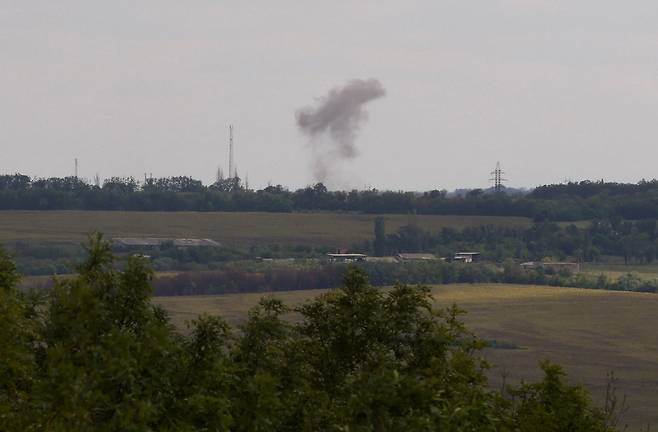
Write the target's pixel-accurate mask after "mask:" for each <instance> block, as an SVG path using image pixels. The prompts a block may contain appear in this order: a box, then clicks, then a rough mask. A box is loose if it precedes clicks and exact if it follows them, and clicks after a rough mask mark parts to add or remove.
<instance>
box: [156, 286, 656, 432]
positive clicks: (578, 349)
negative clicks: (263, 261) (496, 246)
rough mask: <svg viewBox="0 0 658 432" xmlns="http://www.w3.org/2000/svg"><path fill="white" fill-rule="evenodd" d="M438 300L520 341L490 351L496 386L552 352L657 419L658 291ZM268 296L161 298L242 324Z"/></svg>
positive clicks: (295, 300) (486, 332)
mask: <svg viewBox="0 0 658 432" xmlns="http://www.w3.org/2000/svg"><path fill="white" fill-rule="evenodd" d="M321 292H322V291H321V290H312V291H290V292H281V293H276V294H275V296H276V297H277V298H280V299H282V300H284V301H285V302H287V303H288V304H293V305H294V304H299V303H301V302H303V301H306V300H308V299H310V298H312V297H313V296H315V295H318V294H319V293H321ZM432 292H433V295H434V297H435V299H436V302H437V305H439V306H447V305H450V304H452V303H457V304H458V305H460V306H461V307H462V308H464V309H465V310H467V311H468V313H467V315H466V316H465V321H466V323H467V324H468V326H469V328H471V329H472V330H474V331H475V332H476V333H477V334H478V335H479V336H480V337H482V338H484V339H489V340H490V339H495V340H497V341H502V342H505V343H511V344H515V345H517V346H518V347H519V349H489V350H486V356H487V358H488V359H489V360H490V361H491V362H492V363H493V364H494V365H496V367H495V368H494V369H493V370H492V371H491V381H492V384H493V385H498V384H499V383H500V382H501V379H500V376H501V371H503V370H505V371H506V373H507V380H508V382H511V381H517V380H519V379H521V378H528V379H535V378H537V377H538V373H537V371H538V367H537V363H538V361H540V360H542V359H545V358H549V359H551V360H554V361H556V362H558V363H560V364H562V365H563V366H565V368H566V369H567V371H568V372H569V374H570V375H571V376H572V377H574V378H575V377H577V378H578V380H580V381H581V382H582V383H584V384H585V385H586V386H587V387H588V388H589V389H590V390H591V391H592V394H593V396H594V397H595V398H596V399H597V400H600V399H601V398H602V397H603V394H604V391H605V384H606V373H607V372H609V371H611V370H613V371H615V374H616V376H617V377H618V378H619V380H620V382H619V387H620V392H621V393H624V394H626V395H627V400H628V405H629V406H630V411H629V412H628V414H627V416H626V418H625V420H626V422H628V423H629V424H630V426H631V428H630V429H629V430H639V429H640V426H641V425H643V424H645V425H646V423H647V422H651V423H652V425H654V427H655V426H656V425H658V332H657V331H656V325H655V323H656V322H658V296H657V295H655V294H642V293H627V292H611V291H601V290H585V289H574V288H554V287H544V286H525V285H494V284H475V285H463V284H457V285H444V286H436V287H433V290H432ZM262 296H263V294H257V293H254V294H227V295H221V296H197V297H158V298H156V299H155V300H154V301H155V302H156V303H157V304H160V305H162V306H163V307H164V308H165V309H167V310H168V311H169V312H170V314H171V316H172V319H173V321H174V323H175V324H176V325H177V326H179V327H180V328H184V322H185V321H186V320H189V319H192V318H194V317H195V316H197V315H198V314H199V313H203V312H207V313H213V314H220V315H222V316H224V317H225V318H226V319H227V320H229V321H230V322H231V323H233V324H238V323H240V322H241V321H243V320H244V319H245V317H246V313H247V311H248V310H249V308H251V307H252V306H253V305H255V304H256V302H257V301H258V299H259V298H260V297H262Z"/></svg>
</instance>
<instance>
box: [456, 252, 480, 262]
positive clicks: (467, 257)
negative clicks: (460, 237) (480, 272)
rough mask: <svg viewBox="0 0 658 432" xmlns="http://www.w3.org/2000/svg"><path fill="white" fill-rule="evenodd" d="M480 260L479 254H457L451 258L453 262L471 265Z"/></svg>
mask: <svg viewBox="0 0 658 432" xmlns="http://www.w3.org/2000/svg"><path fill="white" fill-rule="evenodd" d="M479 259H480V252H457V253H456V254H455V256H453V257H452V260H453V261H461V262H464V263H472V262H474V261H478V260H479Z"/></svg>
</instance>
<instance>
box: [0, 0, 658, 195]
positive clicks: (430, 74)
mask: <svg viewBox="0 0 658 432" xmlns="http://www.w3.org/2000/svg"><path fill="white" fill-rule="evenodd" d="M657 19H658V4H657V3H655V2H650V1H637V2H633V3H632V4H623V3H620V2H613V1H596V2H595V1H583V2H578V3H573V2H566V1H559V2H552V1H547V0H546V1H544V0H527V1H524V0H495V1H487V2H477V6H476V4H475V3H468V4H466V3H464V2H458V1H440V2H435V1H416V2H407V3H404V5H403V4H401V3H399V2H390V1H383V2H382V1H378V2H375V1H364V2H358V3H355V2H348V1H337V2H331V3H330V4H329V3H326V4H325V3H320V4H313V5H306V4H304V5H300V4H298V3H297V2H291V1H281V2H276V3H271V2H249V3H244V2H237V1H226V2H210V1H206V0H194V1H190V2H184V3H181V2H174V1H157V2H156V1H152V0H148V1H147V0H145V1H142V2H139V3H135V2H129V1H116V2H110V3H101V2H84V1H81V0H75V1H74V0H64V1H61V2H56V3H55V2H43V1H38V2H30V3H26V2H12V1H6V2H3V3H2V5H0V49H1V50H2V52H3V66H4V67H2V68H0V91H1V92H2V94H3V98H2V99H1V100H0V118H2V140H1V142H2V144H1V146H2V147H1V148H2V150H3V152H2V154H3V157H2V158H1V159H0V173H14V172H21V173H24V174H28V175H32V176H35V175H38V176H46V177H47V176H64V175H71V174H72V173H73V167H74V164H73V160H74V158H76V157H77V158H78V159H79V161H80V176H81V177H85V178H88V179H92V178H93V177H94V175H96V174H97V173H98V174H99V175H100V176H101V177H102V178H106V177H109V176H112V175H118V176H134V177H135V178H136V179H140V178H143V175H144V173H152V174H153V175H154V176H157V177H164V176H171V175H190V176H192V177H195V178H199V179H201V180H203V181H204V183H209V182H211V181H212V179H213V178H214V176H215V173H216V171H217V168H218V166H220V165H221V167H222V168H223V170H224V172H227V170H228V167H227V165H228V161H227V157H228V126H229V124H233V125H235V143H236V164H237V168H238V172H239V174H240V175H241V176H242V177H244V174H245V173H248V176H249V182H250V184H251V185H252V186H253V187H256V188H261V187H264V186H265V185H267V184H268V182H271V183H273V184H279V183H280V184H283V185H286V186H289V187H291V188H297V187H303V186H305V185H308V184H312V183H314V182H315V180H316V178H315V177H314V167H313V154H312V149H311V148H310V147H309V143H308V137H307V136H304V134H303V133H302V132H301V131H300V130H299V129H298V128H297V125H296V124H295V113H296V112H297V111H298V110H299V109H300V107H304V106H308V105H312V104H314V103H317V101H318V98H321V97H323V96H325V95H327V93H328V92H329V91H330V90H331V89H332V88H336V87H340V86H344V85H345V84H346V83H347V82H349V81H350V80H366V79H371V78H372V79H376V80H378V81H379V82H381V84H382V85H383V87H384V88H385V90H386V96H385V97H383V98H381V100H377V101H375V102H373V103H372V104H368V105H367V106H366V107H365V111H366V112H367V113H368V120H367V122H365V123H363V124H362V125H361V129H360V130H359V131H358V134H357V135H356V136H355V141H354V147H355V157H353V158H351V159H346V160H341V161H340V164H339V166H338V167H337V171H336V173H335V176H334V177H333V178H332V180H331V182H330V184H329V186H331V187H332V188H338V189H344V188H352V187H355V188H364V187H374V188H378V189H392V190H417V191H422V190H430V189H447V190H453V189H456V188H478V187H481V188H486V187H488V186H489V185H490V182H489V181H488V180H489V177H490V176H489V172H490V171H492V170H493V168H494V167H495V165H496V162H497V161H500V162H501V165H502V168H503V169H504V170H505V171H506V173H507V174H506V176H507V178H508V179H509V180H510V181H509V183H508V186H512V187H534V186H537V185H541V184H549V183H558V182H562V181H564V180H574V181H576V180H584V179H591V180H599V179H604V180H609V181H621V182H637V181H638V180H640V179H642V178H646V179H652V178H655V177H657V176H658V175H657V174H656V169H655V168H654V161H653V159H654V157H656V156H658V149H656V146H655V144H654V143H653V142H654V141H656V139H657V138H658V121H657V120H658V55H657V54H658V27H656V25H655V23H656V22H657Z"/></svg>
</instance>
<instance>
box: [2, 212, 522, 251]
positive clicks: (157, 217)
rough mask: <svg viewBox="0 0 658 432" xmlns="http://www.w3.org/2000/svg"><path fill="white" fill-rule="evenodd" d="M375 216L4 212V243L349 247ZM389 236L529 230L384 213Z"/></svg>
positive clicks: (365, 235) (484, 220) (507, 222)
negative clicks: (405, 230) (160, 240)
mask: <svg viewBox="0 0 658 432" xmlns="http://www.w3.org/2000/svg"><path fill="white" fill-rule="evenodd" d="M375 217H376V215H362V214H343V213H223V212H208V213H197V212H120V211H0V242H1V241H7V240H28V239H29V240H50V241H76V242H77V241H81V240H83V239H84V238H85V236H86V235H87V234H88V233H90V232H92V231H94V230H98V231H101V232H103V233H105V234H106V235H107V236H108V237H122V236H124V237H131V236H133V237H137V236H144V237H146V236H152V237H188V238H211V239H214V240H217V241H220V242H223V243H226V244H230V245H239V246H244V245H250V244H253V243H256V242H258V243H259V244H270V243H278V244H289V245H299V244H306V245H313V246H323V245H327V246H346V247H347V246H350V245H352V244H353V243H355V242H358V241H363V240H367V239H371V238H372V236H373V220H374V218H375ZM385 217H386V229H387V231H388V232H394V231H396V230H397V229H398V228H399V227H400V226H402V225H405V224H407V223H409V222H411V221H414V222H415V223H417V224H418V225H419V226H420V227H422V228H425V229H431V230H433V231H435V230H439V229H441V228H443V227H450V228H455V229H462V228H465V227H468V226H478V225H499V226H500V225H502V226H522V227H526V226H530V224H531V223H532V222H531V221H530V220H529V219H527V218H522V217H496V216H429V215H419V216H407V215H385Z"/></svg>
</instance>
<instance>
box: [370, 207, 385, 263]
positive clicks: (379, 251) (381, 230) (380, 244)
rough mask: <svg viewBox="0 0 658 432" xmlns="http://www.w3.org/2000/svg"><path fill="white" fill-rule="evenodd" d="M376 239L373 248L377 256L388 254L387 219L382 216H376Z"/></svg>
mask: <svg viewBox="0 0 658 432" xmlns="http://www.w3.org/2000/svg"><path fill="white" fill-rule="evenodd" d="M374 224H375V240H374V241H373V248H374V252H375V256H384V255H386V220H385V219H384V218H383V217H382V216H377V217H376V218H375V222H374Z"/></svg>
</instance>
